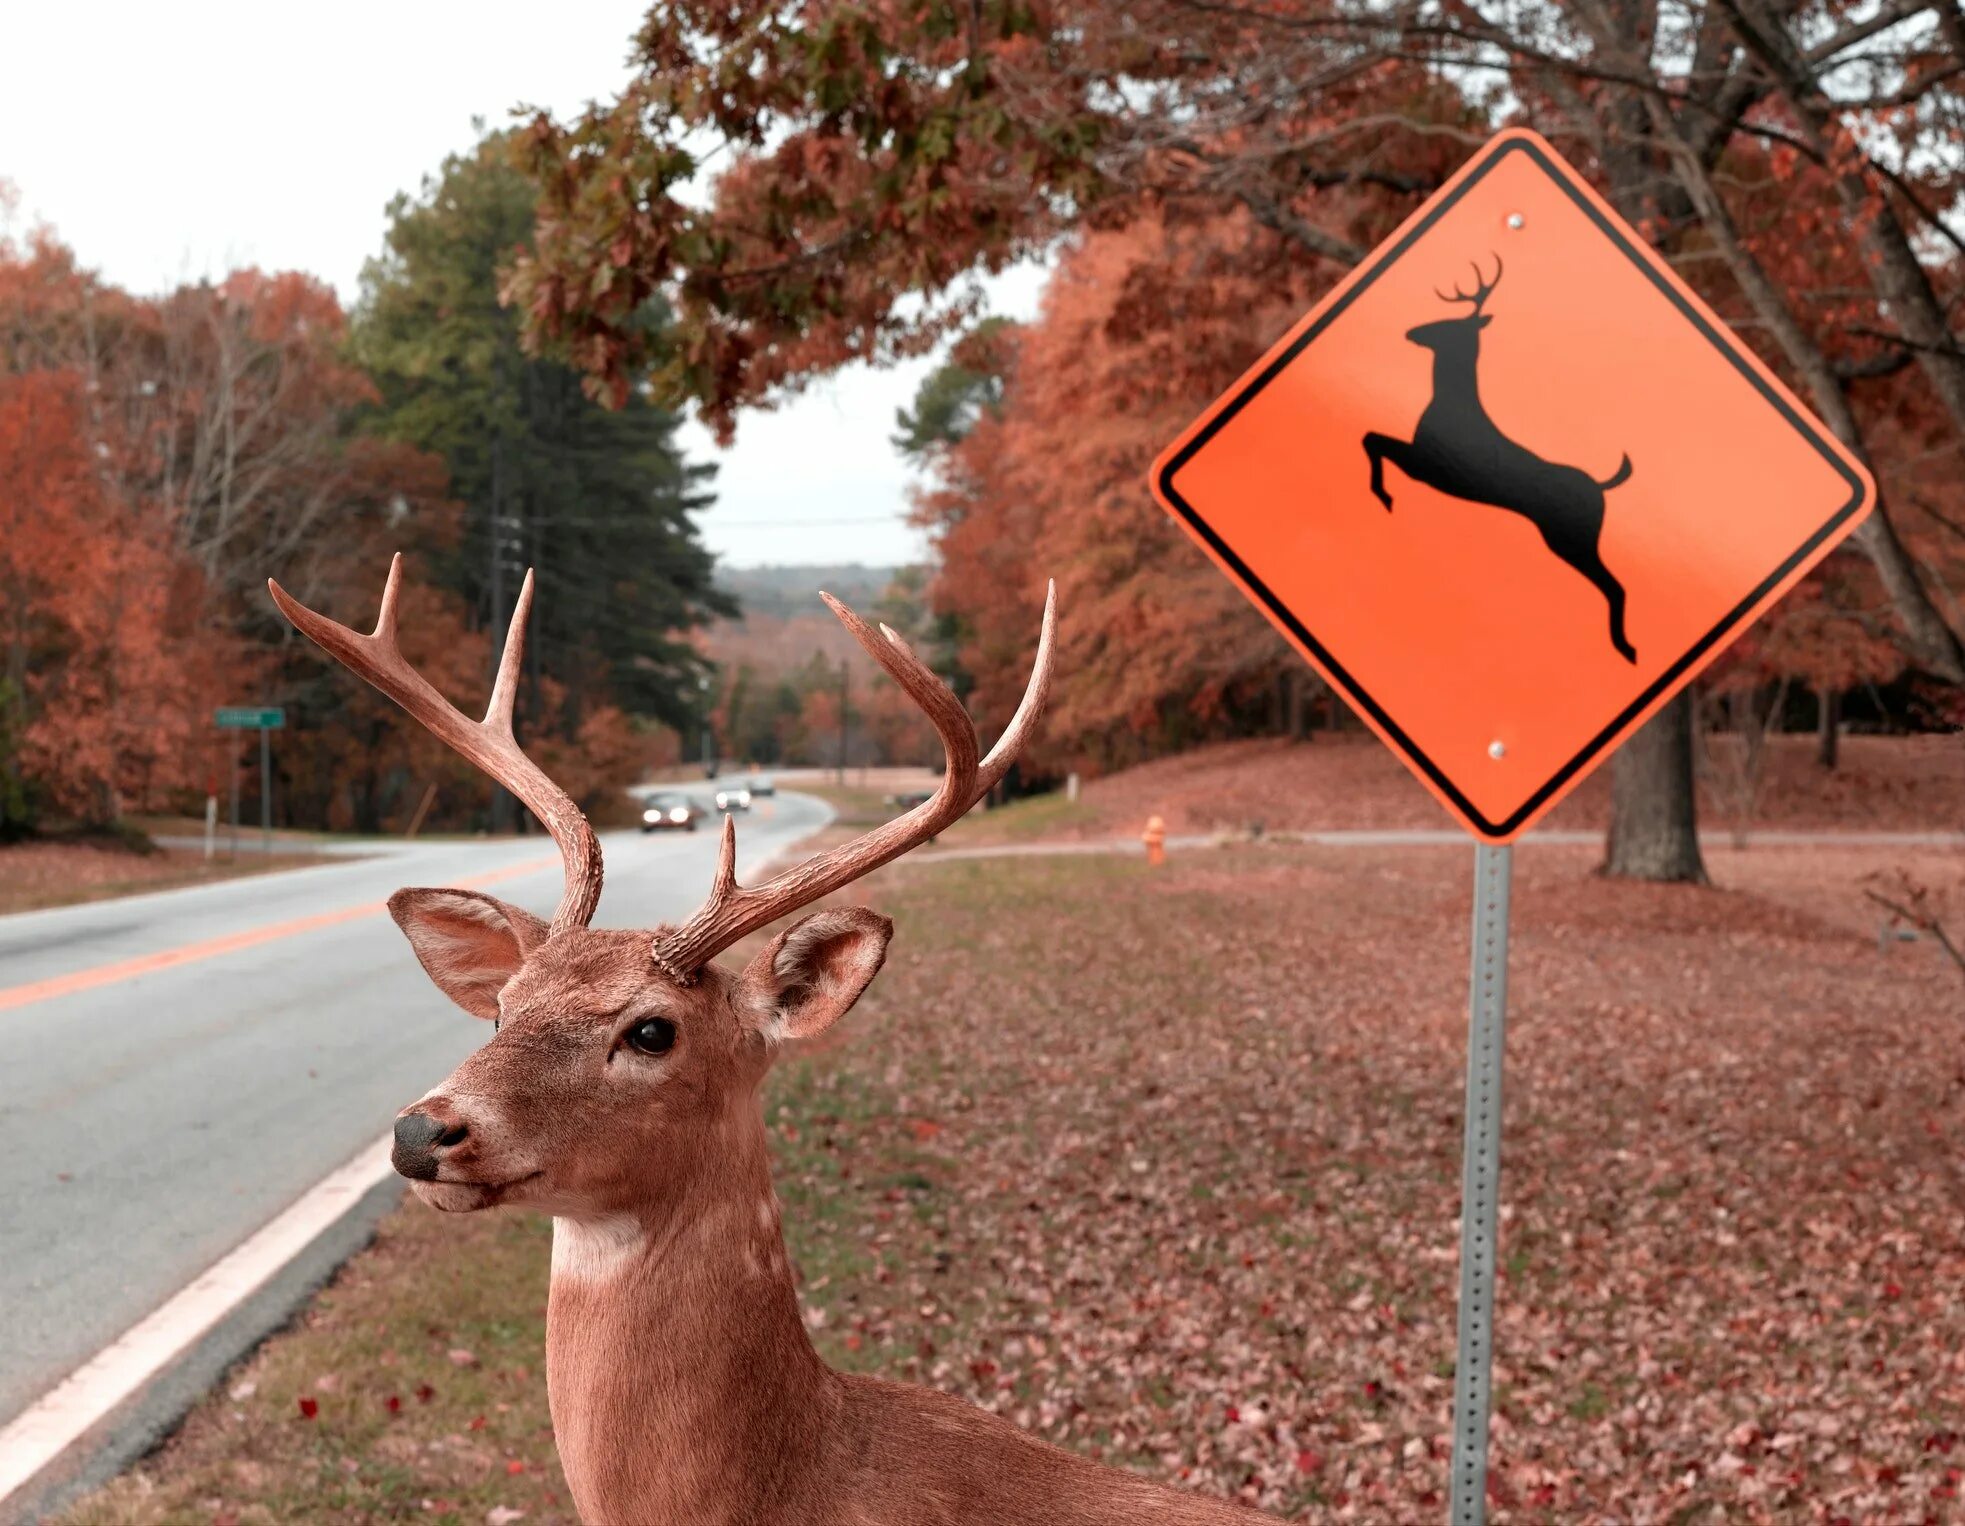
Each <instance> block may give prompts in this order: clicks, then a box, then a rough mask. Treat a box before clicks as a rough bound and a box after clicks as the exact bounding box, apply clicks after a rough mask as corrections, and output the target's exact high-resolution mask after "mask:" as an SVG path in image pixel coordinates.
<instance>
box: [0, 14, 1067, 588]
mask: <svg viewBox="0 0 1965 1526" xmlns="http://www.w3.org/2000/svg"><path fill="white" fill-rule="evenodd" d="M645 9H646V0H570V3H563V4H561V5H559V6H557V7H552V8H549V9H548V10H541V9H540V8H539V7H538V6H537V5H536V4H525V5H520V4H514V3H511V0H473V3H469V4H465V3H460V0H392V3H386V4H385V3H381V0H343V3H338V4H336V5H334V6H331V7H328V8H326V9H322V8H320V7H311V6H291V5H272V4H267V3H265V0H259V3H257V4H241V3H237V0H186V3H181V4H176V5H158V4H156V3H155V0H148V3H143V4H136V3H128V0H113V3H102V0H98V3H95V4H70V5H48V4H40V5H35V4H31V3H20V4H14V5H8V6H0V180H6V181H10V182H11V183H12V184H13V187H14V189H15V190H16V192H17V193H18V194H19V197H20V207H19V211H18V219H17V231H18V229H20V228H25V227H28V226H32V225H33V224H34V223H36V222H46V223H48V224H50V225H52V226H53V228H54V229H55V231H56V233H57V234H59V235H60V237H61V238H62V240H63V241H64V242H65V243H67V244H68V245H69V246H70V247H72V248H73V249H74V250H75V251H76V253H77V255H78V257H79V258H80V259H81V260H82V262H83V263H84V264H86V265H89V266H91V267H93V268H95V269H97V270H99V271H100V272H102V274H103V275H104V276H105V277H106V278H107V279H108V280H110V281H113V282H115V283H116V284H118V285H120V286H124V287H127V288H129V289H130V290H133V291H138V292H155V291H159V290H162V289H165V288H168V287H170V286H172V285H174V284H176V283H177V282H179V281H183V280H193V279H197V278H199V277H203V276H214V277H215V276H218V275H221V274H223V273H224V272H225V271H226V270H228V269H230V268H232V267H234V266H237V265H245V264H252V265H259V266H261V267H263V268H266V269H269V270H282V269H298V270H307V271H312V272H313V273H315V274H316V275H319V276H322V277H324V278H326V279H327V280H328V281H330V282H332V283H333V285H334V287H335V288H336V290H337V291H339V292H340V293H341V297H342V301H343V303H344V304H352V302H353V301H354V298H355V294H356V282H357V279H358V277H359V275H360V272H361V267H362V262H363V260H365V259H367V258H368V257H369V256H370V255H372V254H374V253H377V252H378V251H379V250H380V249H381V246H382V233H383V226H384V211H385V209H386V207H387V206H388V203H389V199H390V198H391V197H392V196H394V195H395V194H396V192H398V191H404V190H413V189H414V188H415V187H416V186H417V185H418V184H419V182H420V181H421V179H422V177H423V176H424V175H425V174H427V173H429V172H431V171H433V170H435V169H436V168H437V166H438V165H439V164H440V163H441V162H442V160H443V157H444V155H445V154H448V153H452V152H455V151H457V150H459V149H463V148H466V147H468V146H469V145H470V144H471V143H472V142H473V141H474V137H475V134H474V133H473V130H472V125H471V123H472V118H473V117H482V118H484V119H485V120H486V121H487V122H489V123H491V124H492V125H498V124H501V123H503V122H504V121H505V120H507V113H508V111H509V110H510V108H511V107H513V106H515V105H518V104H520V103H524V104H527V105H536V106H545V107H548V108H549V109H551V110H552V111H554V112H555V113H557V114H559V115H561V116H565V115H567V114H570V113H571V112H573V111H576V110H578V109H579V107H580V106H581V105H583V104H584V103H585V102H586V101H588V100H590V99H592V98H594V97H596V96H604V95H608V94H611V93H613V91H614V90H615V89H616V88H617V87H618V86H619V85H620V84H621V83H622V82H623V81H624V80H625V79H626V77H627V68H626V57H627V50H628V44H629V40H630V38H631V37H632V35H633V33H634V31H635V28H636V26H637V24H638V22H639V21H640V19H641V16H642V13H643V11H644V10H645ZM1039 285H1040V277H1039V276H1038V274H1037V273H1036V272H1035V271H1032V270H1022V271H1017V272H1013V273H1012V274H1011V275H1010V276H1009V277H1007V278H1005V279H1004V280H1002V281H1000V282H997V283H995V287H994V291H995V301H996V302H997V304H998V310H1000V311H1007V312H1010V313H1012V314H1014V315H1016V316H1025V315H1027V314H1029V313H1030V312H1032V311H1034V310H1035V306H1036V295H1037V291H1038V288H1039ZM928 368H929V362H927V361H918V362H914V363H912V364H910V365H907V366H903V367H896V368H894V369H892V370H889V371H885V372H874V371H871V370H869V369H868V368H865V367H857V368H855V369H854V370H852V371H850V372H846V373H843V374H841V375H840V376H838V377H836V378H834V379H832V380H830V381H828V382H825V383H823V384H821V385H820V386H818V387H816V388H814V389H812V390H811V391H810V392H809V393H807V394H805V395H803V396H801V397H800V398H798V399H796V400H794V401H793V402H792V403H790V404H788V405H786V406H785V407H784V408H782V409H780V410H778V411H776V412H774V413H758V414H751V415H747V416H746V417H745V418H744V420H743V421H742V422H741V423H740V424H739V426H738V432H737V441H736V444H735V446H734V447H733V449H732V450H730V451H729V452H719V451H716V450H714V449H713V447H712V446H711V444H710V440H709V436H708V435H707V433H705V432H704V431H702V430H701V429H700V428H698V427H697V426H696V425H695V424H693V423H691V424H690V425H689V426H688V430H687V435H686V441H687V445H688V448H689V450H690V454H691V455H692V456H693V457H695V458H696V459H698V460H701V459H714V460H716V461H717V462H718V463H719V465H720V467H721V471H720V473H719V495H720V496H719V501H718V503H717V505H716V507H715V508H714V509H712V510H711V511H710V512H709V513H708V514H706V515H704V516H703V533H704V538H705V539H706V540H707V541H708V543H709V545H710V547H711V549H713V550H714V551H716V552H717V554H718V555H720V556H722V557H724V558H726V559H727V560H729V561H731V562H732V563H734V564H737V565H741V566H754V565H758V564H761V563H771V562H841V561H864V562H871V563H876V564H877V563H887V562H899V561H906V560H912V559H917V558H918V557H919V556H920V555H921V554H922V544H921V539H920V537H919V536H918V535H917V534H916V532H914V531H913V530H911V529H909V528H908V527H907V526H906V525H905V524H904V523H903V520H902V516H903V514H904V513H905V511H906V497H905V495H906V489H907V483H908V474H907V472H906V471H905V469H904V468H903V467H902V465H901V463H900V461H899V459H898V458H897V456H896V455H895V453H894V451H893V449H892V447H891V446H890V445H889V444H888V443H887V437H888V435H889V434H890V433H891V431H892V429H893V420H894V410H895V409H896V408H897V407H899V406H901V405H902V404H904V403H906V402H908V401H909V400H910V399H911V398H912V397H913V394H914V388H915V386H916V385H917V384H918V383H919V381H920V379H921V377H922V376H923V375H924V374H925V372H926V371H927V369H928Z"/></svg>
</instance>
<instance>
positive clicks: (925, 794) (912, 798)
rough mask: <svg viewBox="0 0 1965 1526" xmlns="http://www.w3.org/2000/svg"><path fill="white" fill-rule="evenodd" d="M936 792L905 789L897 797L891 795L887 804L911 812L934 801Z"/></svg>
mask: <svg viewBox="0 0 1965 1526" xmlns="http://www.w3.org/2000/svg"><path fill="white" fill-rule="evenodd" d="M934 798H935V792H934V791H933V790H931V789H904V790H902V791H901V792H900V793H899V794H897V795H889V796H888V797H887V803H888V804H889V805H897V806H899V807H900V808H901V809H902V810H904V811H911V810H913V809H914V807H916V806H917V805H920V804H922V803H923V802H924V801H928V800H933V799H934Z"/></svg>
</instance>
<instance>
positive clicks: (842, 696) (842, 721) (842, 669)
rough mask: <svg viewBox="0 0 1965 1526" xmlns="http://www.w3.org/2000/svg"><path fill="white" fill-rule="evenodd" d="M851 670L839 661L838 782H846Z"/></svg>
mask: <svg viewBox="0 0 1965 1526" xmlns="http://www.w3.org/2000/svg"><path fill="white" fill-rule="evenodd" d="M851 672H852V669H851V668H849V667H847V665H846V659H845V658H844V657H842V658H840V659H839V782H840V783H841V784H844V783H845V782H846V681H847V678H848V676H849V675H850V674H851Z"/></svg>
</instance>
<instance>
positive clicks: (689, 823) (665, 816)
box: [641, 790, 710, 832]
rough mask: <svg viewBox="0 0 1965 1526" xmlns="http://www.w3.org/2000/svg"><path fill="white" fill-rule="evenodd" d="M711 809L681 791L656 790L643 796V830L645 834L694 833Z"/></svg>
mask: <svg viewBox="0 0 1965 1526" xmlns="http://www.w3.org/2000/svg"><path fill="white" fill-rule="evenodd" d="M709 813H710V808H709V807H708V806H707V805H705V804H704V803H703V802H702V801H700V800H698V799H697V798H696V797H695V796H694V795H685V794H684V793H683V792H682V791H681V790H655V791H654V792H653V793H651V794H647V795H644V796H642V800H641V829H642V831H644V832H693V831H695V830H696V823H697V821H698V820H700V819H701V818H702V817H704V816H707V815H709Z"/></svg>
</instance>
